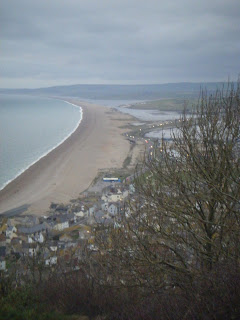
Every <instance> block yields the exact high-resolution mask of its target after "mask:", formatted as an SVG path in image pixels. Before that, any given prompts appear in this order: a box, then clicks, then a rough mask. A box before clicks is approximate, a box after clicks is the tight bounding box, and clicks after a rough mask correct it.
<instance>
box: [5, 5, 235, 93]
mask: <svg viewBox="0 0 240 320" xmlns="http://www.w3.org/2000/svg"><path fill="white" fill-rule="evenodd" d="M0 40H1V42H0V87H2V88H4V87H5V88H7V87H8V88H23V87H27V88H36V87H46V86H52V85H64V84H81V83H89V84H91V83H94V84H98V83H101V84H141V83H167V82H182V81H194V82H196V81H224V80H227V78H228V77H230V78H231V80H235V79H236V77H237V75H238V74H239V73H240V1H239V0H168V1H166V0H1V1H0Z"/></svg>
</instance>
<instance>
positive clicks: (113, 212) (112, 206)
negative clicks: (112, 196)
mask: <svg viewBox="0 0 240 320" xmlns="http://www.w3.org/2000/svg"><path fill="white" fill-rule="evenodd" d="M107 211H108V213H109V214H110V215H111V216H116V215H117V213H118V207H117V206H116V205H115V204H113V203H112V204H110V205H109V207H108V210H107Z"/></svg>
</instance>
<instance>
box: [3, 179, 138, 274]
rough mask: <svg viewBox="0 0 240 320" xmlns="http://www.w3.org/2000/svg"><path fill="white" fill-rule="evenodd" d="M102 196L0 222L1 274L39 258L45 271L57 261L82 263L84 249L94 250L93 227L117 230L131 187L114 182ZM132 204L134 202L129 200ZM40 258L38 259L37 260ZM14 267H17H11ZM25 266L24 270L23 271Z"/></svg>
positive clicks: (87, 195)
mask: <svg viewBox="0 0 240 320" xmlns="http://www.w3.org/2000/svg"><path fill="white" fill-rule="evenodd" d="M106 184H108V186H106V187H105V188H104V189H103V192H102V194H97V193H95V192H94V193H88V192H85V193H84V194H83V195H82V196H81V197H79V198H78V199H75V200H72V201H71V203H69V204H68V205H63V204H54V203H52V205H51V207H50V210H49V212H48V214H47V215H44V216H43V217H36V216H31V215H26V216H18V217H13V218H3V219H2V221H1V226H0V271H7V270H8V269H9V268H12V267H13V262H14V264H15V263H18V264H19V265H21V264H22V266H23V265H24V264H25V262H26V258H29V257H30V258H33V257H36V256H38V257H39V259H41V261H42V262H43V263H44V266H45V267H52V266H54V265H56V264H57V263H58V262H59V261H61V260H63V261H64V262H66V263H67V262H69V260H70V259H71V261H73V260H74V261H75V263H76V264H77V261H78V259H81V252H82V250H83V248H85V247H87V248H88V249H90V250H93V251H94V250H96V247H95V244H94V231H95V228H96V227H99V226H101V227H102V228H105V227H107V226H109V225H112V226H114V228H118V227H119V225H120V224H121V218H122V215H123V214H126V207H127V202H128V199H129V197H131V198H132V197H134V192H135V189H134V185H133V184H132V183H131V182H130V181H129V183H127V184H126V183H122V182H120V181H118V180H117V182H115V181H114V180H113V182H111V181H110V180H109V181H108V182H106ZM132 200H133V198H132ZM40 256H41V257H40ZM14 267H16V265H14ZM25 268H26V266H24V271H26V270H25Z"/></svg>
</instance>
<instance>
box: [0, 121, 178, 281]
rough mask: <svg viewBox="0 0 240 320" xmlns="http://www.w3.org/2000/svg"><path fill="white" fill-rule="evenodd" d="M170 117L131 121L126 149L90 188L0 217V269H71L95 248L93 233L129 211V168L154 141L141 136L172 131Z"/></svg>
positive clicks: (131, 177) (131, 188)
mask: <svg viewBox="0 0 240 320" xmlns="http://www.w3.org/2000/svg"><path fill="white" fill-rule="evenodd" d="M178 121H180V120H175V121H169V120H168V121H155V122H147V123H142V122H133V123H131V124H129V127H128V132H127V133H125V134H124V135H125V139H127V140H128V141H129V144H130V151H129V154H128V156H127V158H126V159H125V161H124V163H123V167H122V168H121V169H119V170H116V169H115V170H110V169H109V170H107V171H106V170H105V171H103V172H101V170H100V171H99V175H98V176H97V177H96V179H95V180H94V181H93V183H92V184H91V186H90V187H89V188H88V189H87V190H86V191H85V192H83V193H81V194H80V195H79V197H78V198H77V199H72V200H71V201H70V202H69V203H68V204H61V203H60V204H59V203H51V206H50V208H49V210H48V212H46V213H44V214H43V215H42V216H35V215H31V214H24V213H23V214H18V215H14V216H4V215H3V216H2V217H1V220H0V272H1V273H5V274H8V272H11V271H12V270H13V269H14V270H17V273H19V275H21V276H22V275H23V274H28V273H29V272H31V270H32V268H33V264H36V261H37V264H38V267H39V265H40V266H41V268H43V269H44V270H47V269H49V270H52V269H54V268H55V267H57V266H59V265H64V268H67V266H71V268H72V267H75V268H77V266H78V263H79V262H80V261H81V259H82V258H83V257H84V252H85V250H88V252H89V251H90V252H93V253H94V252H96V251H97V250H98V247H97V245H96V243H95V235H96V232H97V231H98V230H104V229H106V228H108V227H109V226H112V227H113V228H114V229H117V228H120V227H121V221H122V219H125V218H126V219H127V218H128V215H129V214H130V209H129V203H130V201H131V203H133V202H134V201H135V197H137V195H136V193H135V186H134V178H135V174H136V172H134V169H135V165H136V161H137V160H136V155H134V150H136V149H138V150H137V152H136V153H137V154H138V156H142V157H143V155H144V154H145V155H146V153H147V154H148V155H149V156H150V157H151V155H152V150H153V149H152V148H153V145H154V143H155V144H156V143H157V144H158V145H160V144H161V142H160V139H156V138H155V139H154V138H152V139H151V138H146V134H147V133H148V132H151V131H155V132H157V130H159V129H160V128H164V129H168V130H170V129H172V128H174V127H176V125H177V122H178Z"/></svg>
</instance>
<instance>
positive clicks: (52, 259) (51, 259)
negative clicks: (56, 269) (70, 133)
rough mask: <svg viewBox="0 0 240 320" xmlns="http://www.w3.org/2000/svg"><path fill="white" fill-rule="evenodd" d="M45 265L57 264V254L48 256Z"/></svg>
mask: <svg viewBox="0 0 240 320" xmlns="http://www.w3.org/2000/svg"><path fill="white" fill-rule="evenodd" d="M45 264H46V266H52V265H54V264H57V256H53V257H49V258H48V259H46V260H45Z"/></svg>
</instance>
